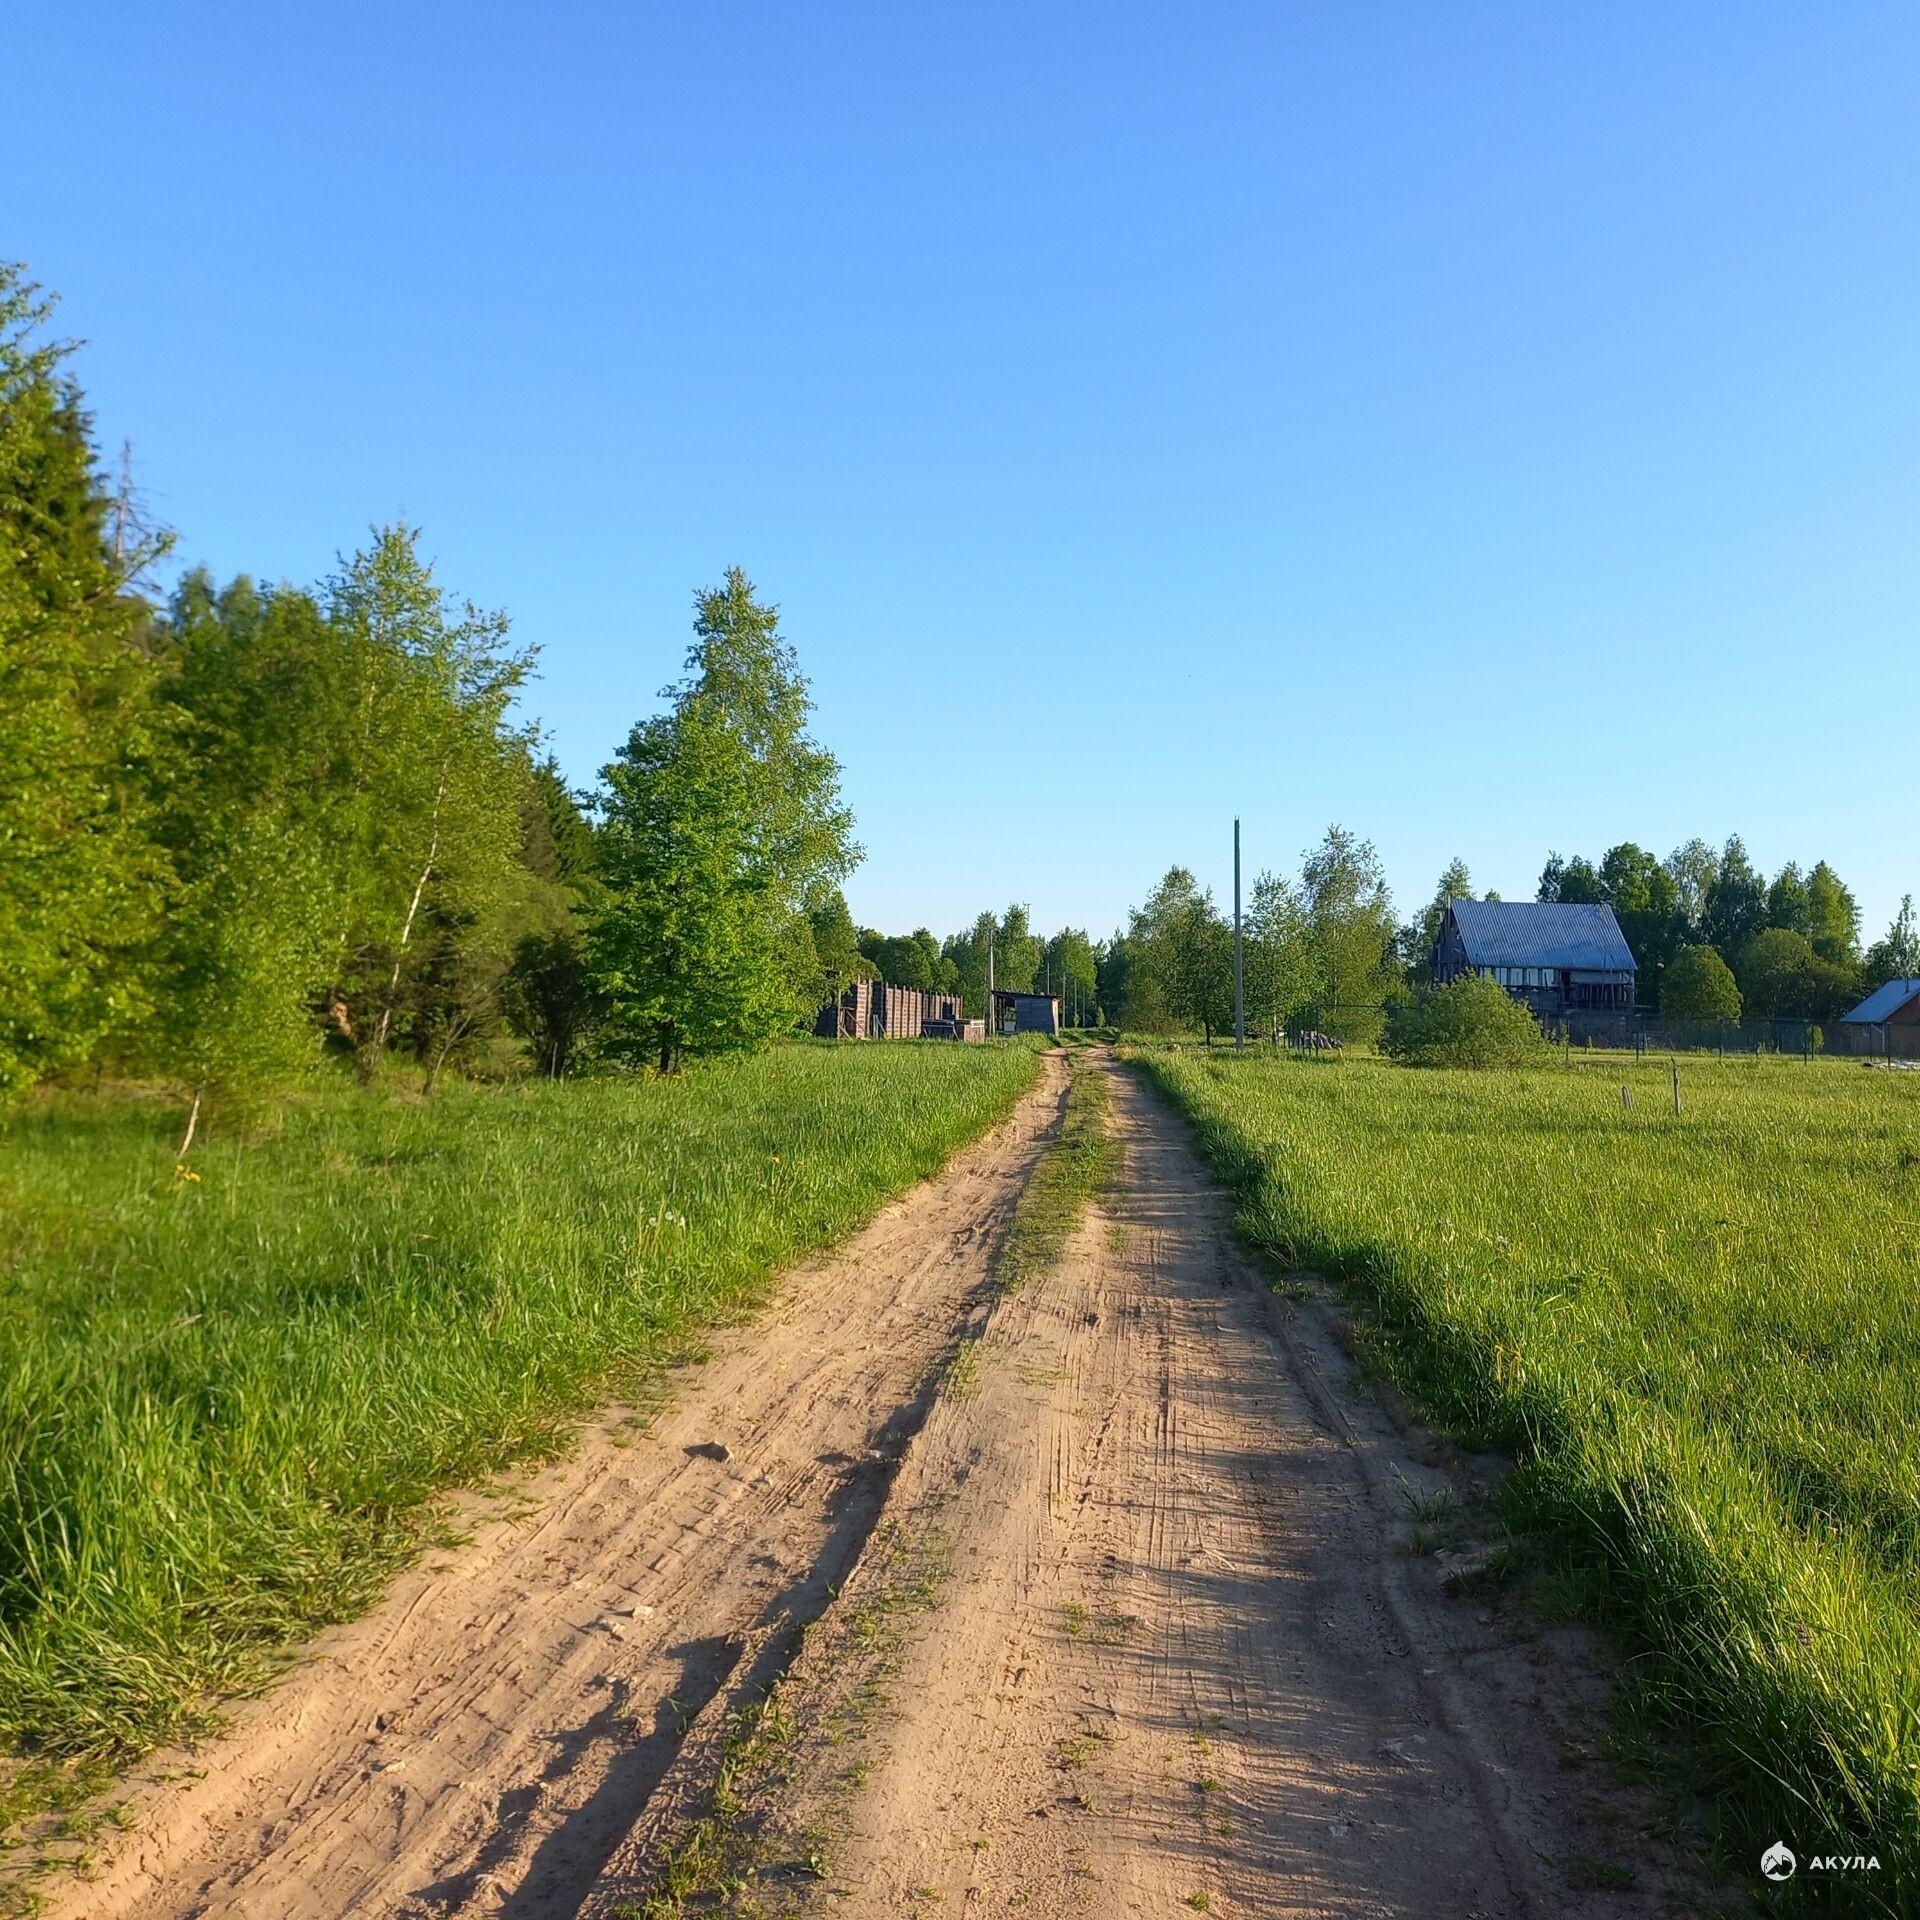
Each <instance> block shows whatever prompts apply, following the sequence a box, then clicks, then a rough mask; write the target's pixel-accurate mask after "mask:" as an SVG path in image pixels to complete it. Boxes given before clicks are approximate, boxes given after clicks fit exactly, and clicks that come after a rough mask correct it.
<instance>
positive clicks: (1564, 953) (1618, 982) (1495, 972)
mask: <svg viewBox="0 0 1920 1920" xmlns="http://www.w3.org/2000/svg"><path fill="white" fill-rule="evenodd" d="M1432 968H1433V977H1434V979H1435V980H1437V981H1440V982H1443V983H1444V982H1445V981H1448V980H1457V979H1458V978H1459V977H1460V976H1461V975H1462V974H1465V973H1477V974H1482V975H1484V976H1485V977H1486V978H1488V979H1491V980H1496V981H1498V982H1499V983H1500V985H1501V986H1503V987H1505V988H1506V990H1507V991H1508V992H1509V993H1510V994H1512V995H1513V997H1514V998H1515V999H1516V1000H1519V1001H1523V1002H1524V1003H1525V1004H1526V1005H1527V1006H1528V1007H1530V1008H1531V1009H1532V1010H1533V1012H1534V1013H1536V1014H1537V1015H1539V1017H1540V1018H1541V1019H1542V1020H1558V1019H1559V1018H1561V1017H1562V1016H1563V1015H1564V1014H1567V1013H1571V1012H1588V1011H1591V1012H1595V1013H1627V1012H1631V1011H1632V1009H1633V1004H1634V990H1635V987H1636V984H1637V982H1638V979H1639V971H1640V969H1639V966H1638V963H1637V962H1636V961H1635V960H1634V957H1633V949H1632V948H1631V947H1629V946H1628V945H1627V941H1626V936H1625V935H1624V934H1623V933H1622V932H1621V931H1620V922H1619V921H1618V920H1616V919H1615V918H1614V917H1613V909H1612V908H1611V907H1603V906H1573V905H1567V904H1563V903H1562V902H1560V901H1557V900H1452V901H1449V902H1448V903H1447V912H1446V918H1445V919H1443V920H1442V921H1441V923H1440V933H1439V937H1438V938H1437V939H1436V940H1435V941H1434V943H1433V958H1432Z"/></svg>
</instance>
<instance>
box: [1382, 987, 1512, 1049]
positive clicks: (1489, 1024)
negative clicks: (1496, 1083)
mask: <svg viewBox="0 0 1920 1920" xmlns="http://www.w3.org/2000/svg"><path fill="white" fill-rule="evenodd" d="M1544 1048H1545V1040H1544V1037H1543V1036H1542V1034H1541V1031H1540V1027H1539V1023H1538V1022H1537V1021H1536V1020H1535V1019H1534V1017H1533V1015H1532V1014H1531V1013H1530V1012H1528V1010H1527V1009H1526V1008H1525V1007H1524V1006H1522V1005H1521V1004H1520V1002H1519V1001H1518V1000H1516V999H1514V997H1513V996H1512V995H1511V994H1510V993H1508V992H1507V990H1506V988H1504V987H1503V986H1501V985H1500V984H1499V983H1498V982H1497V981H1493V980H1489V979H1486V978H1485V977H1484V976H1482V975H1480V974H1474V973H1463V974H1461V975H1460V976H1459V977H1458V978H1457V979H1453V980H1449V981H1448V982H1447V983H1446V984H1445V985H1444V986H1440V987H1434V988H1432V989H1431V990H1429V991H1428V992H1426V993H1423V994H1420V995H1419V996H1418V997H1417V998H1415V999H1414V1000H1412V1001H1410V1002H1407V1003H1406V1004H1404V1005H1401V1006H1397V1007H1395V1008H1394V1009H1393V1011H1392V1014H1391V1015H1390V1017H1389V1018H1388V1021H1387V1026H1386V1031H1385V1032H1384V1033H1383V1034H1382V1035H1381V1037H1380V1051H1381V1052H1382V1053H1384V1054H1385V1055H1386V1056H1387V1057H1388V1058H1389V1059H1390V1060H1397V1061H1399V1062H1400V1063H1401V1065H1403V1066H1409V1067H1517V1066H1524V1065H1525V1064H1526V1063H1527V1062H1528V1061H1529V1060H1532V1059H1535V1058H1537V1057H1538V1056H1539V1055H1540V1054H1541V1053H1542V1052H1543V1051H1544Z"/></svg>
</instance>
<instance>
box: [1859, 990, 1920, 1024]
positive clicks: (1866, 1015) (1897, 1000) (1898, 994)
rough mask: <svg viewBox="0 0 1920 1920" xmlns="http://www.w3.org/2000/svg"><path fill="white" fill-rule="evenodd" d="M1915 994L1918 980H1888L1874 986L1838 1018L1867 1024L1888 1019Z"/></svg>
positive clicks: (1919, 991) (1918, 992)
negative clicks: (1865, 995) (1850, 1010)
mask: <svg viewBox="0 0 1920 1920" xmlns="http://www.w3.org/2000/svg"><path fill="white" fill-rule="evenodd" d="M1916 994H1920V980H1889V981H1887V982H1886V983H1885V984H1884V985H1883V986H1878V987H1875V988H1874V990H1873V991H1872V992H1871V993H1870V994H1868V995H1867V997H1866V998H1865V999H1864V1000H1862V1001H1861V1002H1860V1004H1859V1005H1858V1006H1857V1007H1855V1008H1854V1010H1853V1011H1852V1012H1851V1013H1843V1014H1842V1015H1841V1016H1840V1018H1841V1019H1842V1020H1858V1021H1861V1022H1862V1023H1863V1024H1867V1025H1871V1024H1872V1023H1873V1022H1874V1021H1876V1020H1890V1019H1892V1018H1893V1016H1894V1015H1895V1014H1896V1013H1898V1012H1899V1011H1900V1009H1901V1008H1902V1007H1904V1006H1905V1005H1906V1004H1907V1002H1908V1001H1909V1000H1911V999H1913V998H1914V996H1915V995H1916Z"/></svg>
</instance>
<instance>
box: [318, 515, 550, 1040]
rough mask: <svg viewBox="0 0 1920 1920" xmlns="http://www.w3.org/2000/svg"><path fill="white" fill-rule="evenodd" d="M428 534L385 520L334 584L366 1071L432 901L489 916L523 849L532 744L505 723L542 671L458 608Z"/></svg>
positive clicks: (345, 956)
mask: <svg viewBox="0 0 1920 1920" xmlns="http://www.w3.org/2000/svg"><path fill="white" fill-rule="evenodd" d="M419 538H420V536H419V530H418V529H417V528H413V527H409V526H405V525H395V526H387V527H377V528H375V529H374V536H373V542H372V544H371V546H369V547H367V548H365V549H363V550H362V551H361V552H359V553H356V554H354V555H352V556H351V557H350V558H348V559H346V560H344V561H343V562H342V563H341V567H340V570H339V572H338V573H336V574H335V576H334V577H333V578H332V579H331V580H330V581H329V582H328V583H327V588H326V611H327V616H328V623H329V626H330V627H331V629H332V634H333V639H334V643H335V647H334V659H335V661H336V663H337V667H338V670H339V672H340V675H341V681H342V685H343V686H344V687H345V688H346V689H348V690H349V691H350V694H351V697H352V701H353V706H354V717H353V721H352V723H351V725H350V727H349V730H348V733H347V737H346V741H345V742H344V748H345V756H346V768H345V770H344V772H345V780H344V784H345V786H346V787H347V788H348V789H349V790H350V792H351V794H352V796H353V799H352V804H351V806H349V807H345V808H343V809H342V816H341V821H340V831H341V836H342V845H341V846H340V848H339V852H340V854H341V856H342V867H343V872H344V873H345V874H346V876H347V878H348V881H349V885H350V891H349V893H348V895H347V897H346V898H345V899H344V900H343V902H342V912H341V927H340V930H339V933H338V935H337V945H338V948H339V951H340V956H341V957H340V970H341V973H342V975H343V976H345V979H346V981H347V982H350V983H351V987H352V992H351V995H350V997H352V998H355V999H357V1000H358V1001H359V1002H360V1003H361V1005H362V1006H363V1007H365V1008H367V1009H369V1011H368V1012H367V1014H366V1015H365V1016H364V1017H363V1019H362V1020H361V1021H360V1022H359V1023H358V1030H359V1037H360V1041H361V1048H360V1052H361V1061H362V1068H363V1071H366V1072H372V1071H374V1070H376V1069H377V1067H378V1064H379V1061H380V1059H381V1058H382V1057H383V1055H384V1053H385V1050H386V1047H387V1045H388V1042H389V1040H390V1039H392V1038H393V1037H394V1035H395V1025H394V1023H395V1020H396V1018H397V1016H398V1015H399V1013H400V1009H401V1004H402V1000H403V997H404V995H403V986H404V982H405V976H406V971H407V968H408V966H409V963H410V962H411V961H412V960H413V959H414V958H415V957H416V956H415V954H414V951H413V943H414V937H415V932H416V929H417V928H418V927H419V925H420V915H421V913H422V911H423V909H428V908H437V909H438V910H439V912H440V923H441V925H442V927H443V928H444V927H450V926H455V925H462V924H464V925H467V926H471V927H475V928H477V927H479V926H481V925H482V924H484V922H485V919H486V915H487V909H488V908H489V907H491V906H492V905H493V904H494V903H495V902H496V901H497V899H498V897H499V895H500V893H501V891H502V890H503V889H504V888H506V887H507V886H508V885H509V884H510V883H511V881H512V877H513V874H514V872H515V869H516V868H517V866H518V864H519V854H520V849H521V847H522V844H523V831H524V830H523V814H524V806H523V801H524V798H525V795H526V790H527V783H528V779H529V771H528V743H527V740H526V737H525V736H524V735H523V734H519V733H516V732H515V731H514V730H513V729H512V728H511V727H510V726H509V724H508V709H509V706H510V704H511V702H512V699H513V696H514V694H515V692H516V691H517V690H518V689H519V688H520V686H521V685H522V684H523V683H524V682H525V680H526V678H527V675H528V674H529V672H530V671H531V670H532V664H533V654H532V652H531V650H517V649H515V648H514V647H513V646H512V644H511V642H510V640H509V636H508V623H507V619H506V616H505V615H504V614H501V613H486V612H483V611H481V610H480V609H479V608H477V607H475V606H473V605H472V604H471V603H470V602H469V603H465V604H455V603H454V602H453V601H452V600H450V599H449V597H448V596H447V594H446V592H445V590H444V589H443V588H442V587H441V586H440V585H439V583H438V581H436V580H435V578H434V574H433V568H432V567H431V565H429V564H428V563H427V562H426V561H425V560H423V559H422V558H421V556H420V552H419Z"/></svg>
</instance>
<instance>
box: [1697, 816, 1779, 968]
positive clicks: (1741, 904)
mask: <svg viewBox="0 0 1920 1920" xmlns="http://www.w3.org/2000/svg"><path fill="white" fill-rule="evenodd" d="M1766 923H1767V890H1766V886H1765V884H1764V883H1763V882H1762V880H1761V878H1760V875H1759V874H1758V873H1757V872H1755V871H1754V866H1753V862H1752V861H1751V860H1749V859H1748V858H1747V849H1746V846H1745V844H1744V843H1743V842H1742V840H1741V838H1740V836H1739V835H1738V834H1737V833H1736V834H1733V835H1732V836H1730V837H1729V839H1728V841H1727V844H1726V846H1725V847H1724V848H1723V849H1722V850H1721V854H1720V863H1719V865H1718V867H1717V868H1716V869H1715V870H1714V876H1713V882H1712V884H1711V885H1710V886H1709V887H1708V888H1707V906H1706V918H1705V924H1704V931H1705V933H1706V936H1707V943H1708V945H1710V946H1713V947H1717V948H1718V949H1719V951H1720V955H1721V958H1722V959H1726V958H1729V957H1730V956H1731V955H1733V954H1736V953H1738V952H1739V951H1740V949H1741V948H1742V947H1744V946H1745V945H1746V944H1747V942H1748V941H1749V940H1751V939H1752V938H1753V936H1754V935H1755V934H1756V933H1758V932H1759V931H1760V929H1761V928H1762V927H1764V926H1765V925H1766Z"/></svg>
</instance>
